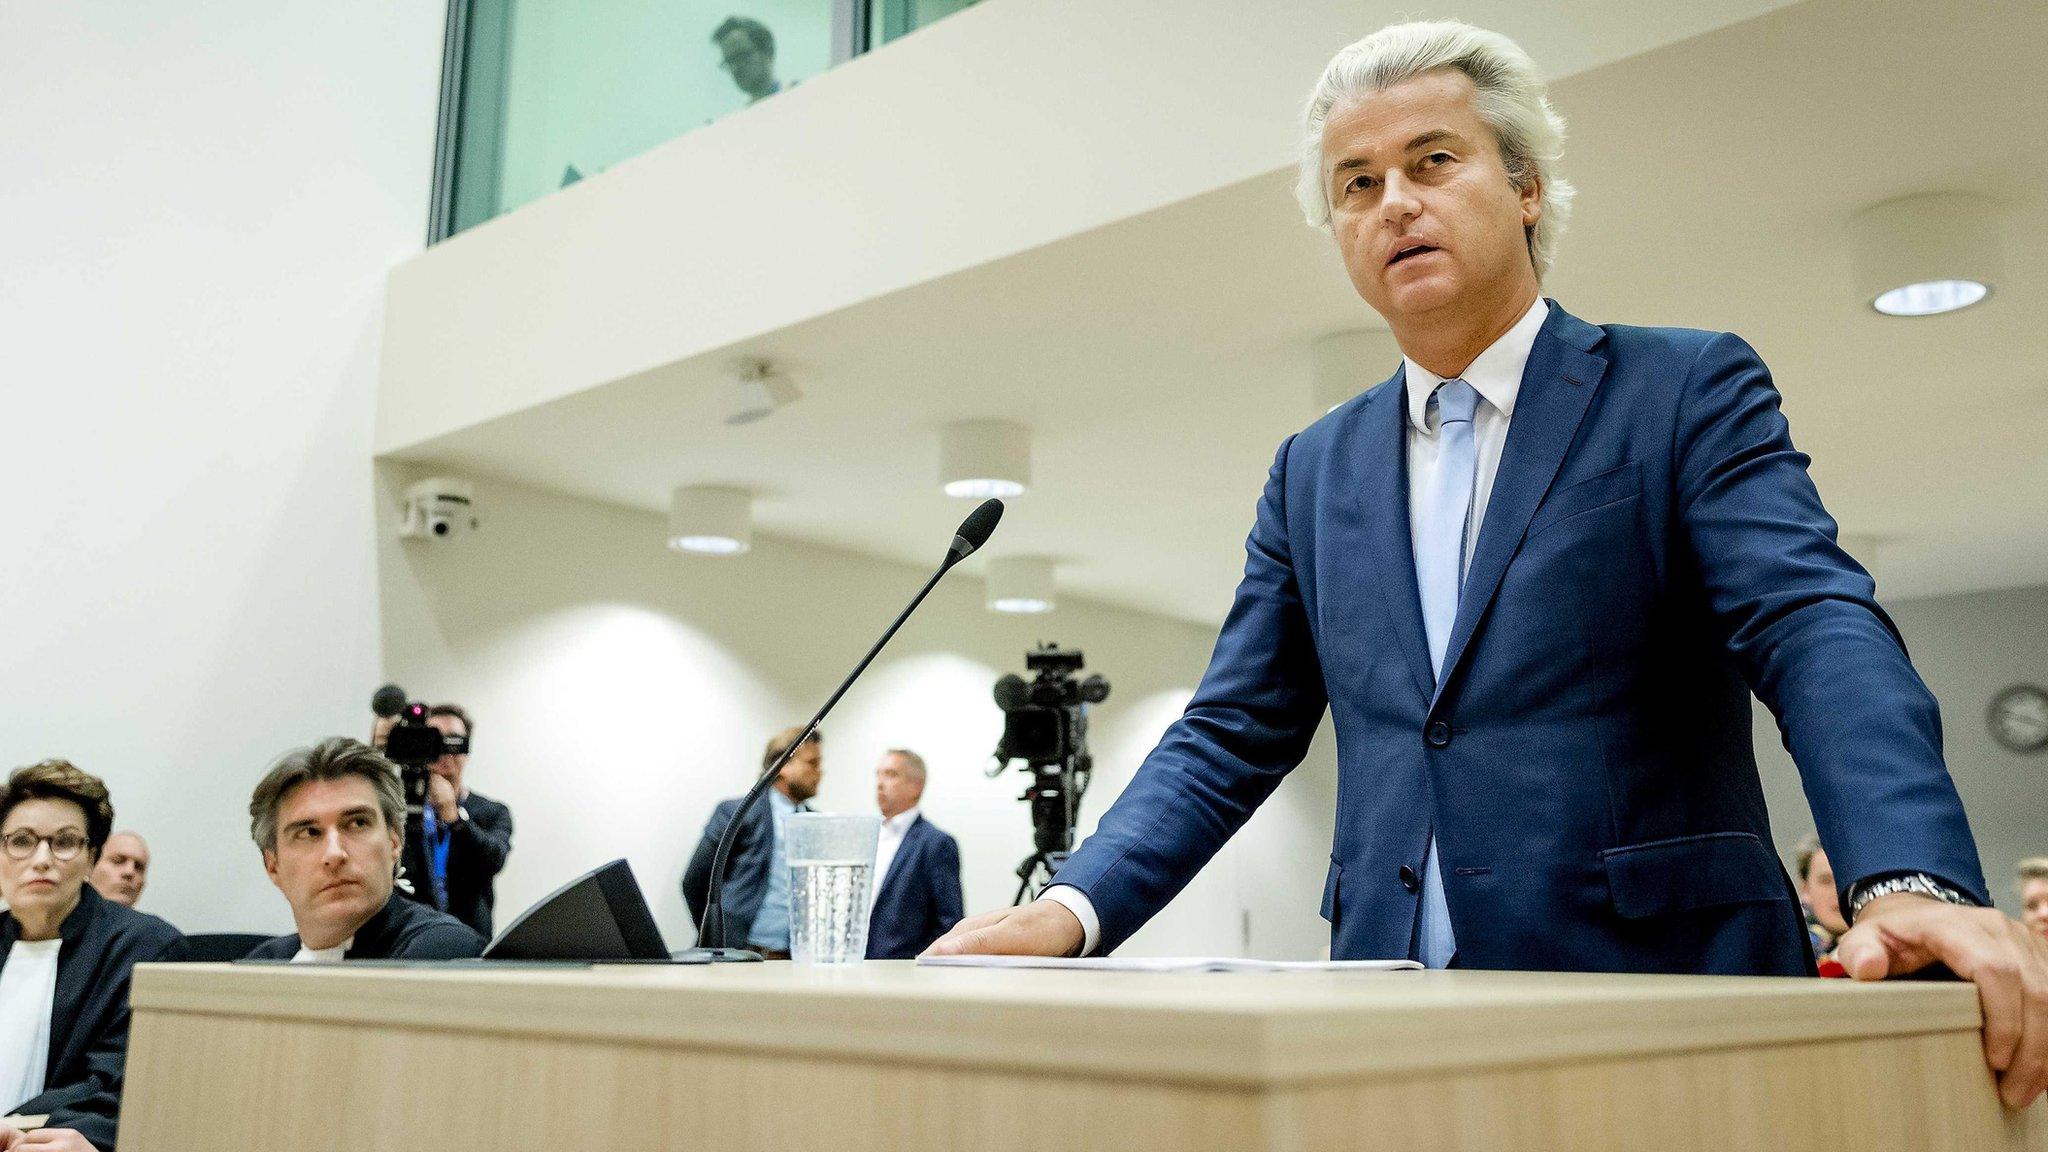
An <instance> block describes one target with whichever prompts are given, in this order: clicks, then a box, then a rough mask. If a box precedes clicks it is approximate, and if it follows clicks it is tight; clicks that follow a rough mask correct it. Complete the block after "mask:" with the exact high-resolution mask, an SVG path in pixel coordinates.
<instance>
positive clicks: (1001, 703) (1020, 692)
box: [996, 672, 1031, 712]
mask: <svg viewBox="0 0 2048 1152" xmlns="http://www.w3.org/2000/svg"><path fill="white" fill-rule="evenodd" d="M1030 699H1031V688H1030V686H1028V685H1026V684H1025V683H1024V678H1023V677H1022V676H1019V675H1017V674H1016V673H1015V672H1005V673H1003V674H1002V676H1000V677H999V678H997V680H996V707H998V708H1001V709H1002V710H1003V711H1005V712H1013V711H1015V710H1017V709H1019V708H1022V707H1023V706H1024V704H1025V702H1026V701H1028V700H1030Z"/></svg>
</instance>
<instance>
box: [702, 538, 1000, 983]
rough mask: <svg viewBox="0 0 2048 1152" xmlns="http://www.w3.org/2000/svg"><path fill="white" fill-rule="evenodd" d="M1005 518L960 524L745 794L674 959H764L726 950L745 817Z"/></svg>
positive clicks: (727, 827)
mask: <svg viewBox="0 0 2048 1152" xmlns="http://www.w3.org/2000/svg"><path fill="white" fill-rule="evenodd" d="M1002 518H1003V502H1002V501H1001V500H984V501H982V502H981V506H980V507H978V508H976V509H975V510H974V511H972V512H969V513H968V514H967V519H965V520H962V521H961V522H960V528H959V530H958V531H957V532H955V533H954V534H953V543H952V544H950V545H948V546H947V548H946V558H945V559H944V560H942V561H940V562H939V570H938V571H936V572H934V573H932V578H931V579H929V580H927V581H925V582H924V587H923V588H920V589H918V592H917V595H916V596H913V597H911V600H910V603H909V604H908V605H906V606H905V607H904V609H903V611H901V612H899V613H897V615H896V620H895V622H894V623H892V624H890V625H889V628H888V630H887V631H885V632H883V633H882V638H881V639H880V640H877V641H875V646H874V647H872V648H870V649H868V654H867V655H865V656H863V657H861V658H860V663H859V664H857V665H855V666H854V669H853V671H852V672H851V673H849V674H848V675H847V677H846V679H844V680H842V681H840V683H839V687H838V689H837V690H835V691H834V692H833V693H832V697H831V699H829V700H827V701H825V706H824V707H823V708H820V709H818V714H817V715H816V716H813V717H811V722H810V723H809V724H806V725H804V730H803V732H802V734H801V735H799V736H798V737H797V738H796V739H795V740H793V741H791V742H790V745H789V747H787V748H785V749H783V751H782V755H780V756H778V757H776V758H775V762H774V763H773V764H770V765H769V766H768V768H767V769H766V770H765V771H763V772H762V773H761V778H760V779H759V780H756V781H754V786H753V787H752V788H750V789H748V790H747V795H746V798H745V799H743V800H741V801H740V806H739V808H738V810H736V811H735V812H734V813H733V814H732V819H731V820H729V821H727V822H726V825H725V831H724V832H722V833H720V834H719V837H718V847H717V849H716V850H715V851H713V852H712V854H711V890H710V891H709V892H706V893H705V894H704V922H703V923H702V924H699V925H698V926H697V946H696V947H695V948H691V949H687V950H685V951H683V952H680V953H678V954H677V956H676V959H678V960H685V961H687V960H700V961H701V960H705V959H709V960H714V961H749V960H759V959H761V954H760V953H758V952H752V951H749V950H747V949H745V948H728V947H726V945H725V867H726V863H727V857H728V856H730V855H731V853H732V845H733V841H734V840H736V839H738V838H739V831H740V829H741V828H742V827H743V826H744V825H745V823H746V819H747V813H749V812H751V811H753V809H754V805H755V804H757V803H759V802H760V800H761V795H762V794H763V793H765V792H767V791H768V788H769V786H770V785H772V784H774V783H775V779H776V777H778V776H780V775H782V766H783V765H785V764H787V763H789V760H790V757H792V756H795V755H796V751H797V749H799V748H801V747H803V746H804V742H805V741H807V740H809V739H810V738H811V734H812V733H814V732H816V731H817V730H818V725H819V724H822V723H824V720H825V715H826V714H827V713H829V712H831V711H832V707H833V705H836V704H838V703H839V698H840V697H841V696H844V695H846V690H847V689H848V688H851V687H853V682H854V681H856V680H858V679H860V676H861V673H863V672H866V671H867V670H868V665H870V664H872V663H874V661H875V657H876V656H877V655H879V654H880V653H881V651H882V646H883V645H885V644H887V643H888V642H889V641H890V639H891V638H893V637H894V636H895V635H896V631H897V629H899V628H901V627H903V622H904V621H905V620H908V619H910V614H911V613H912V612H915V611H917V606H918V605H920V604H922V603H924V598H925V597H926V596H928V595H930V594H931V590H932V589H933V588H935V587H937V586H938V583H939V580H940V579H941V578H942V577H944V576H945V575H946V573H948V572H950V571H952V570H953V565H955V564H958V563H960V562H961V561H962V560H965V559H967V558H968V557H969V556H972V555H974V553H975V551H976V550H977V549H979V548H980V547H981V546H982V545H983V544H986V543H988V538H989V536H990V534H991V533H993V532H994V531H995V530H996V524H997V522H998V521H1000V520H1002Z"/></svg>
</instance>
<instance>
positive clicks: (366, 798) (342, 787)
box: [263, 776, 400, 948]
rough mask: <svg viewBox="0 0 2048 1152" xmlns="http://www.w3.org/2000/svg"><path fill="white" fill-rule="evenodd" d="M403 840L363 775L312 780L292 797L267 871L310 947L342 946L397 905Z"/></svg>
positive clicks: (266, 858) (282, 810) (281, 814)
mask: <svg viewBox="0 0 2048 1152" xmlns="http://www.w3.org/2000/svg"><path fill="white" fill-rule="evenodd" d="M399 835H400V833H399V830H398V829H396V828H393V827H391V826H390V825H389V824H387V823H385V821H384V814H383V812H382V811H381V810H380V809H379V808H378V807H377V790H376V789H375V788H374V787H372V786H371V784H370V782H369V781H368V780H365V779H363V778H362V777H360V776H344V777H342V778H341V779H338V780H308V781H306V782H305V783H304V784H301V785H299V786H298V787H296V788H293V789H292V790H291V791H289V792H287V793H285V795H284V800H283V802H282V803H280V804H279V805H278V813H277V843H276V845H275V846H274V847H272V848H271V849H270V850H268V851H266V852H264V853H263V870H264V871H265V872H268V873H269V874H270V882H271V883H273V884H275V885H277V890H278V891H280V892H282V893H284V898H285V900H286V901H287V902H288V903H290V904H291V906H292V919H293V920H295V921H297V922H298V926H299V937H300V939H301V940H303V941H304V942H305V944H306V946H307V947H309V948H331V947H333V946H335V945H336V944H339V943H341V942H342V941H344V940H346V939H348V938H349V937H351V936H353V935H355V933H356V929H358V928H361V927H362V926H363V923H364V922H365V921H367V920H368V919H369V918H370V917H371V916H373V915H375V914H376V912H377V910H378V909H379V908H382V907H383V906H384V904H385V902H386V901H388V900H390V899H391V878H392V873H393V872H394V871H395V870H396V867H397V863H398V847H399Z"/></svg>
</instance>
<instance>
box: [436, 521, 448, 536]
mask: <svg viewBox="0 0 2048 1152" xmlns="http://www.w3.org/2000/svg"><path fill="white" fill-rule="evenodd" d="M447 534H448V522H447V521H446V520H436V521H434V535H436V536H446V535H447Z"/></svg>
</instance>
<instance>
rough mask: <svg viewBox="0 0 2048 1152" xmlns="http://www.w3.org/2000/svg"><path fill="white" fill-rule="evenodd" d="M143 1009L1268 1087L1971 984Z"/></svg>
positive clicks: (1820, 1022) (207, 970)
mask: <svg viewBox="0 0 2048 1152" xmlns="http://www.w3.org/2000/svg"><path fill="white" fill-rule="evenodd" d="M133 1006H134V1008H135V1010H136V1011H137V1012H138V1013H145V1012H151V1011H156V1012H171V1013H177V1012H197V1013H209V1014H214V1015H228V1016H249V1017H266V1018H273V1019H276V1018H291V1019H304V1020H316V1021H327V1022H336V1023H350V1022H354V1023H365V1024H378V1025H385V1026H397V1027H412V1028H423V1029H430V1030H437V1031H439V1030H445V1031H455V1032H483V1033H493V1034H501V1035H524V1036H549V1037H558V1038H568V1039H589V1040H602V1041H609V1042H614V1043H616V1042H619V1041H627V1042H637V1043H645V1044H653V1045H664V1046H666V1045H680V1046H689V1047H699V1048H704V1047H708V1048H719V1049H729V1050H736V1051H754V1052H774V1053H799V1054H801V1053H811V1054H825V1055H830V1054H843V1055H861V1056H867V1057H878V1058H882V1059H885V1060H901V1061H905V1062H910V1063H918V1064H940V1065H954V1066H963V1067H969V1066H971V1067H977V1068H990V1067H1002V1068H1009V1069H1017V1070H1033V1069H1037V1070H1057V1071H1063V1072H1067V1073H1077V1072H1078V1073H1088V1074H1091V1075H1096V1076H1102V1077H1109V1078H1116V1079H1134V1080H1151V1081H1168V1082H1190V1083H1201V1084H1215V1085H1236V1086H1273V1085H1281V1084H1301V1083H1306V1082H1311V1081H1317V1080H1328V1079H1333V1078H1349V1079H1358V1078H1361V1077H1363V1078H1378V1077H1384V1076H1397V1075H1401V1074H1410V1073H1415V1072H1419V1071H1426V1070H1434V1071H1441V1070H1452V1069H1470V1068H1485V1067H1512V1066H1518V1065H1521V1066H1526V1065H1535V1064H1552V1063H1559V1062H1567V1061H1582V1060H1598V1059H1603V1058H1612V1057H1618V1056H1636V1055H1646V1054H1655V1053H1671V1052H1697V1051H1707V1050H1715V1049H1727V1048H1737V1047H1753V1046H1761V1045H1773V1044H1788V1043H1799V1042H1805V1041H1814V1040H1827V1039H1850V1038H1860V1037H1873V1036H1913V1035H1925V1034H1929V1033H1945V1032H1974V1031H1975V1030H1976V1029H1977V1028H1978V1027H1979V1024H1980V1015H1979V1010H1978V1005H1977V995H1976V990H1975V989H1974V988H1973V987H1972V986H1970V985H1967V984H1953V983H1946V984H1942V983H1919V982H1902V983H1892V984H1873V985H1856V984H1852V983H1851V982H1849V981H1846V980H1819V979H1811V980H1800V979H1782V978H1762V977H1758V978H1750V977H1711V976H1613V975H1591V974H1576V973H1520V972H1346V973H1271V974H1267V973H1231V974H1201V975H1196V974H1153V973H1122V972H1059V971H1042V970H1041V971H1025V970H971V969H951V968H917V967H915V966H913V965H912V964H911V963H910V962H908V961H871V962H869V963H866V964H862V965H858V966H854V967H851V968H846V969H836V970H835V969H824V968H803V967H797V966H795V965H792V964H788V963H768V964H729V965H717V966H710V967H637V966H610V967H607V966H600V967H595V968H588V969H569V968H545V969H544V968H490V967H462V966H423V967H412V968H382V967H368V966H365V967H356V966H341V965H335V966H324V967H322V966H312V967H308V966H287V965H231V964H166V965H142V966H140V967H138V968H137V969H136V978H135V988H134V993H133Z"/></svg>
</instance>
